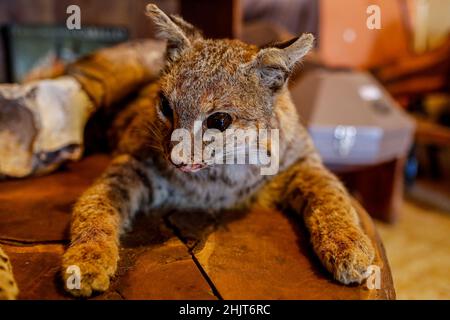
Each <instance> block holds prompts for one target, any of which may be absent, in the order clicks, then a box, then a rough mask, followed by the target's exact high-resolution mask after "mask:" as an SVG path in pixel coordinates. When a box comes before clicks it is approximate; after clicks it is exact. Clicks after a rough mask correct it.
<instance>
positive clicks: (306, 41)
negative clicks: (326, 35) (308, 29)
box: [298, 33, 315, 48]
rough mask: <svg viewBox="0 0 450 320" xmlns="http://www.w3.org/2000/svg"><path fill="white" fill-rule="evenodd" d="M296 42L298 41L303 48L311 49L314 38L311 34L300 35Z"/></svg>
mask: <svg viewBox="0 0 450 320" xmlns="http://www.w3.org/2000/svg"><path fill="white" fill-rule="evenodd" d="M298 41H300V42H301V43H302V44H303V45H304V46H308V47H310V48H312V47H313V45H314V41H315V38H314V35H313V34H312V33H304V34H302V35H301V37H300V38H299V39H298Z"/></svg>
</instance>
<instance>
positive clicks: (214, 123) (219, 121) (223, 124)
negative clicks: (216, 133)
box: [206, 112, 233, 131]
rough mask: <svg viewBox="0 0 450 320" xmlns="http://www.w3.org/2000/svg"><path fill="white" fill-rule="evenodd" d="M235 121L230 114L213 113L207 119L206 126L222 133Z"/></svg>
mask: <svg viewBox="0 0 450 320" xmlns="http://www.w3.org/2000/svg"><path fill="white" fill-rule="evenodd" d="M232 121H233V119H232V118H231V116H230V115H229V114H228V113H225V112H216V113H213V114H212V115H210V116H209V117H208V119H206V126H207V127H208V129H218V130H220V131H225V130H226V129H227V128H228V127H229V126H230V124H231V122H232Z"/></svg>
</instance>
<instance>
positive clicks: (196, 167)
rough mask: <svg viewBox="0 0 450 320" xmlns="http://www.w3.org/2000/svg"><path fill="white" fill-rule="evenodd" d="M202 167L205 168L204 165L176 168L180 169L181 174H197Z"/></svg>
mask: <svg viewBox="0 0 450 320" xmlns="http://www.w3.org/2000/svg"><path fill="white" fill-rule="evenodd" d="M204 167H206V165H204V164H188V165H183V166H181V167H178V169H180V170H181V171H183V172H197V171H199V170H201V169H203V168H204Z"/></svg>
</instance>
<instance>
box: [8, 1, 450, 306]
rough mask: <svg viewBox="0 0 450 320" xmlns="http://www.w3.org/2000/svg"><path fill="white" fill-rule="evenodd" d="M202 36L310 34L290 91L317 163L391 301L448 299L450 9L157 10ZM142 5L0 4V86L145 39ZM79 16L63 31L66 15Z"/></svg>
mask: <svg viewBox="0 0 450 320" xmlns="http://www.w3.org/2000/svg"><path fill="white" fill-rule="evenodd" d="M153 2H154V3H156V4H157V5H158V6H159V7H160V8H161V9H162V10H164V11H165V12H167V13H177V14H180V15H181V16H183V17H184V18H185V19H186V20H187V21H189V22H191V23H193V24H194V25H196V26H197V27H199V28H201V29H202V30H203V31H204V34H205V36H207V37H217V38H224V37H229V38H238V39H242V40H244V41H246V42H249V43H253V44H256V45H259V46H263V45H267V44H269V43H273V42H277V41H285V40H289V39H291V38H293V37H295V36H296V35H299V34H301V33H303V32H310V33H313V34H314V35H315V36H316V38H317V43H316V48H315V50H314V52H313V53H312V54H310V55H309V56H308V57H307V58H306V60H305V61H304V62H303V64H302V67H301V68H300V70H299V72H298V73H296V74H295V76H294V77H293V79H292V83H291V84H290V85H291V91H292V95H293V98H294V100H295V102H296V105H297V107H298V108H299V111H300V113H301V115H302V120H303V121H304V122H305V124H306V125H307V126H308V128H309V130H310V132H311V134H312V136H313V139H314V141H315V143H316V145H317V147H318V149H319V151H320V152H321V154H322V156H323V158H324V161H325V163H326V164H327V166H329V168H330V169H331V170H333V171H334V172H335V173H337V174H338V175H339V176H340V177H341V178H342V179H343V181H344V182H345V183H346V185H347V187H348V188H349V189H350V190H351V191H352V193H353V194H354V196H355V197H356V198H357V199H358V200H359V201H360V202H361V203H362V204H363V205H364V207H365V208H366V210H367V211H368V212H369V213H370V214H371V215H372V217H374V218H375V220H376V223H377V226H378V229H379V232H380V234H381V237H382V239H383V242H384V245H385V247H386V250H387V255H388V258H389V261H390V263H391V267H392V272H393V277H394V283H395V287H396V290H397V297H398V298H400V299H450V275H449V273H448V270H450V94H449V74H450V72H449V71H450V37H449V31H450V1H449V0H371V1H369V0H340V1H335V0H317V1H316V0H217V1H207V0H160V1H153ZM147 3H148V0H130V1H122V0H77V1H76V0H0V24H1V25H2V27H1V35H2V37H1V41H0V82H14V83H16V82H19V83H20V82H26V81H28V80H30V79H33V78H36V77H42V76H48V77H52V76H54V75H57V74H60V73H61V72H62V70H64V66H65V65H66V64H67V63H70V62H72V61H74V60H76V59H77V58H79V57H81V56H83V55H85V54H87V53H89V52H92V51H93V50H95V49H98V48H101V47H105V46H110V45H113V44H115V43H120V42H124V41H127V40H130V39H141V38H151V37H153V36H154V29H153V26H152V25H151V24H150V22H149V21H148V19H147V18H146V16H145V14H144V8H145V5H146V4H147ZM73 4H75V5H78V6H79V7H80V10H81V25H82V28H81V29H80V30H68V29H67V28H66V20H67V18H68V16H69V15H70V14H68V13H67V11H66V9H67V7H68V6H69V5H73Z"/></svg>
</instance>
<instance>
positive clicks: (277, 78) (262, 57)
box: [251, 33, 314, 91]
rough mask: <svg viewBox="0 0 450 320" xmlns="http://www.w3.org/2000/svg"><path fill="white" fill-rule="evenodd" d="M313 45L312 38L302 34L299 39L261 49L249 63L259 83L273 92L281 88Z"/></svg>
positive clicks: (309, 35)
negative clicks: (258, 78) (259, 80)
mask: <svg viewBox="0 0 450 320" xmlns="http://www.w3.org/2000/svg"><path fill="white" fill-rule="evenodd" d="M313 44H314V36H313V35H312V34H310V33H304V34H303V35H302V36H301V37H299V38H294V39H292V40H290V41H287V42H284V43H279V44H274V45H271V46H268V47H265V48H263V49H261V50H260V51H259V52H258V54H257V56H256V58H255V59H254V61H253V62H251V63H252V64H253V68H254V69H255V70H256V72H257V74H258V76H259V77H260V79H261V83H262V84H263V85H265V86H267V87H269V88H270V89H272V90H274V91H276V90H278V89H279V88H281V87H282V86H283V85H284V84H285V83H286V80H287V79H288V77H289V76H290V75H291V73H292V71H293V70H294V67H295V65H296V64H297V63H298V62H300V61H301V59H302V58H303V57H304V56H305V55H306V54H307V53H308V51H309V50H310V49H311V48H312V47H313Z"/></svg>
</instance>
